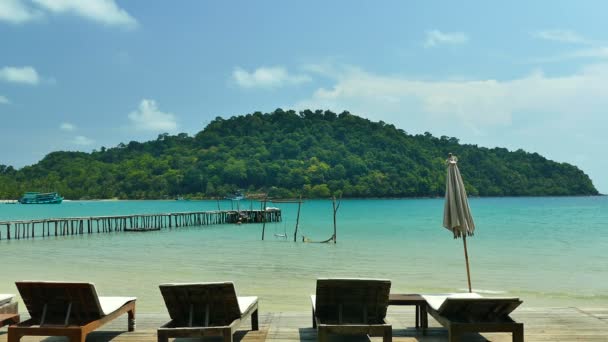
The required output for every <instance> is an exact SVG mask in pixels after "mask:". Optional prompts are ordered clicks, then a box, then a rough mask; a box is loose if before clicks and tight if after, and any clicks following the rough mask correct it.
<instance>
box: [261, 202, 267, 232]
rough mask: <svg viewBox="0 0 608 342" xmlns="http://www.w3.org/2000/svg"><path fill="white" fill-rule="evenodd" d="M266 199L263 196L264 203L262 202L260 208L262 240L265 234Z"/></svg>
mask: <svg viewBox="0 0 608 342" xmlns="http://www.w3.org/2000/svg"><path fill="white" fill-rule="evenodd" d="M266 200H267V198H266V197H264V204H263V208H262V210H264V211H263V213H262V241H264V234H266Z"/></svg>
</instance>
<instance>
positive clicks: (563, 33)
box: [531, 29, 608, 63]
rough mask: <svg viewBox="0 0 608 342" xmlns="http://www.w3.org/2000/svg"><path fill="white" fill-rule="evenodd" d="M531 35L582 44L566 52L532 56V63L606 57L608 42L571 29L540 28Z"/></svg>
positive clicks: (607, 54)
mask: <svg viewBox="0 0 608 342" xmlns="http://www.w3.org/2000/svg"><path fill="white" fill-rule="evenodd" d="M532 37H534V38H538V39H544V40H549V41H554V42H561V43H568V44H575V45H582V46H583V47H581V48H578V49H571V48H570V49H568V50H567V51H566V52H563V53H558V54H555V55H553V56H548V57H541V58H533V59H532V60H531V62H532V63H551V62H562V61H567V60H572V59H580V58H588V59H606V58H608V44H606V43H605V42H601V41H597V40H592V39H589V38H586V37H584V36H581V35H580V34H578V33H576V32H574V31H571V30H562V29H558V30H541V31H536V32H533V33H532Z"/></svg>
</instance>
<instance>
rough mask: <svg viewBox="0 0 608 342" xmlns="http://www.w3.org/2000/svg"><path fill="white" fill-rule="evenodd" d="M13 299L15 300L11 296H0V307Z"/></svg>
mask: <svg viewBox="0 0 608 342" xmlns="http://www.w3.org/2000/svg"><path fill="white" fill-rule="evenodd" d="M13 298H15V295H12V294H0V305H3V304H6V303H10V302H11V301H12V300H13Z"/></svg>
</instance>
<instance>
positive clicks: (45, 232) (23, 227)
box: [0, 208, 281, 240]
mask: <svg viewBox="0 0 608 342" xmlns="http://www.w3.org/2000/svg"><path fill="white" fill-rule="evenodd" d="M264 222H281V210H280V209H277V208H268V209H266V210H216V211H198V212H180V213H162V214H134V215H117V216H89V217H64V218H49V219H35V220H14V221H0V240H2V239H7V240H10V239H15V240H19V239H29V238H35V237H50V236H68V235H84V234H98V233H111V232H132V231H138V232H142V231H151V230H161V229H168V228H180V227H192V226H208V225H217V224H240V223H264Z"/></svg>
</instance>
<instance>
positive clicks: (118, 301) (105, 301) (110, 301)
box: [99, 297, 137, 316]
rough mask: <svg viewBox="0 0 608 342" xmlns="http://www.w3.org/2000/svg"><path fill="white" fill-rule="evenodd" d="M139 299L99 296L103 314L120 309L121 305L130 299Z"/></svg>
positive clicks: (133, 298)
mask: <svg viewBox="0 0 608 342" xmlns="http://www.w3.org/2000/svg"><path fill="white" fill-rule="evenodd" d="M135 299H137V298H136V297H99V304H100V305H101V314H102V315H104V316H107V315H109V314H111V313H112V312H114V311H116V310H118V309H120V307H121V306H123V305H125V304H127V303H128V302H130V301H133V300H135Z"/></svg>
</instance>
